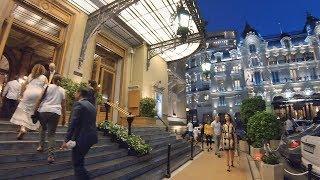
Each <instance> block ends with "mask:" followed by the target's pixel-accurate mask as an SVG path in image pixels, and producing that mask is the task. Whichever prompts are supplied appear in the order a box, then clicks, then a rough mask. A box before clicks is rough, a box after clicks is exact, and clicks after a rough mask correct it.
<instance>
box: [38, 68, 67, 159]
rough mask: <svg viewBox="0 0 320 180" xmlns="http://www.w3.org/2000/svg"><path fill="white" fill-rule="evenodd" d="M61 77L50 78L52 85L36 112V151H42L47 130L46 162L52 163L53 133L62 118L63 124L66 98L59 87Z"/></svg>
mask: <svg viewBox="0 0 320 180" xmlns="http://www.w3.org/2000/svg"><path fill="white" fill-rule="evenodd" d="M61 80H62V78H61V76H60V75H58V74H56V75H54V76H53V78H52V84H49V85H48V87H47V91H46V92H45V94H44V98H43V100H42V102H41V104H40V106H39V109H38V112H39V114H40V115H39V116H40V124H41V128H40V143H39V147H38V149H37V151H40V152H42V151H43V150H44V144H45V143H44V142H45V136H46V130H48V152H49V154H48V162H49V163H53V162H54V144H55V133H56V129H57V126H58V123H59V119H60V116H62V125H64V124H65V114H66V110H65V107H66V106H65V105H66V96H65V90H64V89H63V88H62V87H61Z"/></svg>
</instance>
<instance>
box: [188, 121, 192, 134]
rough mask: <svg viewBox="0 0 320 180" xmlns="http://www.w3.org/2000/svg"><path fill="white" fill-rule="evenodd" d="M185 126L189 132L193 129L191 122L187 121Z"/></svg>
mask: <svg viewBox="0 0 320 180" xmlns="http://www.w3.org/2000/svg"><path fill="white" fill-rule="evenodd" d="M187 128H188V131H189V132H192V131H193V124H192V123H191V122H189V123H188V124H187Z"/></svg>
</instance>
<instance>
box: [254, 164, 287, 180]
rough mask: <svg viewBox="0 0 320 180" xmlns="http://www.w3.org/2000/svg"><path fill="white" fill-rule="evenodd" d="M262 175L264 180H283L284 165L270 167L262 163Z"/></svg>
mask: <svg viewBox="0 0 320 180" xmlns="http://www.w3.org/2000/svg"><path fill="white" fill-rule="evenodd" d="M260 174H261V178H262V180H283V179H284V167H283V164H282V163H280V164H276V165H270V164H265V163H264V162H261V169H260Z"/></svg>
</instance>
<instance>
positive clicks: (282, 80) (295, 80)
mask: <svg viewBox="0 0 320 180" xmlns="http://www.w3.org/2000/svg"><path fill="white" fill-rule="evenodd" d="M319 80H320V75H316V76H303V77H297V78H291V77H286V78H280V79H279V81H275V82H274V81H272V84H273V85H277V84H286V83H298V82H307V81H319Z"/></svg>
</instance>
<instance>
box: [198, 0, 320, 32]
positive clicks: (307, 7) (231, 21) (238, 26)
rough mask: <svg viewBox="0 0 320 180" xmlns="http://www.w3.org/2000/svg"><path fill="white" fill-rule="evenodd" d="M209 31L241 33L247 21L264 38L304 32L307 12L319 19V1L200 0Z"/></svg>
mask: <svg viewBox="0 0 320 180" xmlns="http://www.w3.org/2000/svg"><path fill="white" fill-rule="evenodd" d="M198 3H199V6H200V11H201V14H202V16H203V17H204V19H205V20H206V21H207V22H208V25H207V31H208V32H210V31H218V30H225V29H234V30H237V31H238V34H239V33H241V32H242V30H243V28H244V24H245V22H246V21H248V22H249V24H250V25H252V26H253V27H255V28H256V29H257V30H258V32H259V33H260V34H261V35H262V36H265V35H272V34H277V33H280V26H279V22H280V23H281V26H282V29H283V31H284V32H290V31H297V30H301V29H302V28H303V26H304V23H305V20H306V12H307V11H308V12H310V13H311V14H312V15H314V16H315V17H318V18H320V0H198Z"/></svg>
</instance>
